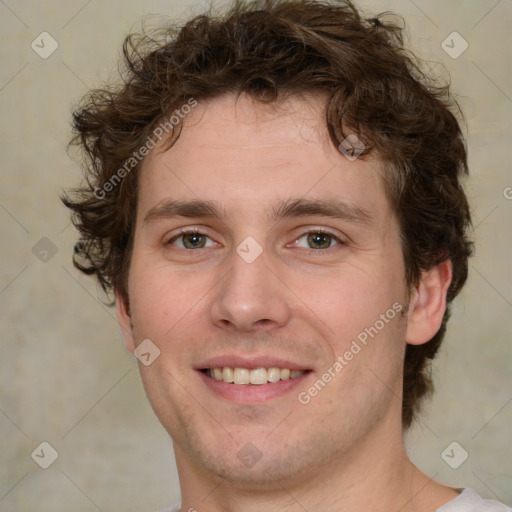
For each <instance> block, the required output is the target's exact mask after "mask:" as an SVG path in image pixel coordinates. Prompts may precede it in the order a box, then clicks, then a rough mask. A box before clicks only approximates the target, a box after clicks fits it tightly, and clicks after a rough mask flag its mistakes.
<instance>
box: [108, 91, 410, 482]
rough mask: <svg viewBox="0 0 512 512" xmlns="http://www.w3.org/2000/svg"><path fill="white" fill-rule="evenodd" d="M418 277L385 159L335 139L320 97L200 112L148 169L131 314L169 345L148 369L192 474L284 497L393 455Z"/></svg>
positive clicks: (152, 390) (134, 324) (127, 323)
mask: <svg viewBox="0 0 512 512" xmlns="http://www.w3.org/2000/svg"><path fill="white" fill-rule="evenodd" d="M404 275H405V272H404V265H403V259H402V253H401V249H400V237H399V231H398V226H397V223H396V220H395V218H394V216H393V214H392V210H391V207H390V205H389V203H388V200H387V198H386V195H385V191H384V185H383V179H382V169H381V165H380V164H379V162H378V161H376V160H371V159H369V160H366V159H365V160H364V161H363V160H362V159H360V158H359V159H356V160H353V161H351V160H349V159H348V158H346V157H345V156H344V155H343V154H342V153H341V152H340V151H339V150H338V149H337V148H335V147H334V146H333V145H332V143H331V142H330V141H329V138H328V135H327V132H326V129H325V127H324V120H323V103H322V101H321V99H320V98H317V97H316V98H315V97H309V98H299V97H292V98H290V99H288V100H286V101H283V102H281V103H274V104H271V105H263V104H260V103H257V102H255V101H253V100H252V99H250V98H249V97H247V96H242V97H240V98H239V99H238V100H236V98H235V97H233V96H231V95H228V96H223V97H220V98H217V99H213V100H209V101H207V102H206V103H204V104H200V105H199V106H197V107H196V108H195V109H194V110H193V111H192V112H191V113H190V114H189V115H188V117H187V118H186V119H185V124H184V128H183V131H182V133H181V136H180V138H179V139H178V141H177V142H176V143H175V145H174V146H173V147H172V148H170V149H169V150H167V151H160V152H158V151H154V153H153V154H152V155H150V157H148V158H147V159H146V161H145V164H144V167H143V169H142V171H141V175H140V189H139V197H138V211H137V219H136V228H135V235H134V246H133V257H132V261H131V267H130V273H129V283H128V294H129V299H130V314H131V317H130V319H128V317H127V315H126V311H125V310H124V308H123V306H122V305H118V308H119V312H120V313H119V314H120V317H121V323H122V324H123V323H124V330H125V335H126V337H127V344H128V346H129V348H130V349H132V350H133V349H134V348H135V347H137V346H138V345H139V344H140V343H141V342H142V341H143V340H145V339H150V340H151V342H152V343H153V344H154V345H156V346H157V347H158V349H159V350H160V356H159V357H158V358H157V359H156V360H155V361H154V362H153V363H152V364H150V365H148V366H145V365H143V364H140V370H141V374H142V379H143V383H144V386H145V389H146V393H147V395H148V398H149V400H150V402H151V404H152V407H153V408H154V410H155V412H156V414H157V416H158V417H159V419H160V421H161V422H162V424H163V425H164V427H165V428H166V429H167V431H168V432H169V434H170V435H171V436H172V438H173V440H174V444H175V453H176V457H177V462H178V467H181V468H185V467H187V468H188V469H189V470H194V471H202V472H205V473H208V474H210V475H214V476H219V477H221V478H226V477H227V478H229V479H230V480H231V481H233V482H238V483H239V484H240V485H244V486H246V487H251V488H261V487H265V486H266V487H268V488H269V487H271V486H272V485H273V482H275V481H277V480H280V481H281V482H283V481H285V480H286V479H293V480H294V481H295V482H297V481H300V480H301V479H305V478H310V477H312V475H315V474H316V473H317V472H318V468H320V467H322V468H328V467H329V466H330V465H333V466H334V465H336V464H338V465H339V464H340V461H344V460H345V461H348V460H350V459H351V458H352V457H353V456H354V453H355V450H356V449H357V450H359V451H358V453H362V452H364V450H365V449H368V450H369V449H370V447H372V449H374V448H375V445H376V444H378V443H381V444H384V443H386V442H388V443H389V440H390V438H391V436H392V434H391V432H398V431H400V410H401V404H400V401H399V399H397V397H399V396H400V395H401V386H402V364H403V353H404V349H405V341H404V340H405V333H406V320H405V319H404V318H403V315H401V314H400V311H401V310H402V311H403V310H405V309H406V301H407V287H406V285H405V282H404ZM289 377H293V378H289ZM219 379H223V380H219ZM233 379H234V380H235V382H229V381H232V380H233ZM226 381H227V382H226ZM248 381H249V382H250V383H247V382H248ZM269 381H271V382H269ZM251 382H252V383H251ZM365 447H368V448H365ZM373 453H375V452H373Z"/></svg>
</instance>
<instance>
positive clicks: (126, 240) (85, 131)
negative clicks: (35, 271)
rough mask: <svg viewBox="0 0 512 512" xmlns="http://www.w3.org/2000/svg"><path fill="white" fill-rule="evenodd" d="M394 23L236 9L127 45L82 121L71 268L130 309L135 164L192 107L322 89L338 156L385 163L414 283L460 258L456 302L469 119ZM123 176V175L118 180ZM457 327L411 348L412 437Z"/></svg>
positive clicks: (292, 9) (292, 4)
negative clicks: (165, 126) (113, 81)
mask: <svg viewBox="0 0 512 512" xmlns="http://www.w3.org/2000/svg"><path fill="white" fill-rule="evenodd" d="M397 20H400V18H396V17H393V16H391V15H389V14H387V13H384V14H381V15H379V16H377V17H373V18H371V19H365V18H363V17H362V16H361V14H360V13H359V12H358V11H357V9H356V8H355V7H354V6H353V4H352V3H351V2H350V1H349V0H345V1H336V2H329V1H325V2H324V1H312V0H283V1H279V0H277V1H273V0H256V1H251V2H249V3H244V2H236V3H235V4H234V5H233V6H232V7H230V9H229V11H228V12H226V13H224V14H223V15H214V14H212V13H208V14H203V15H200V16H197V17H195V18H193V19H192V20H190V21H189V22H188V23H186V24H185V25H184V26H183V27H181V28H178V27H176V26H166V27H163V28H160V29H159V30H157V31H155V32H154V33H152V34H151V35H148V33H147V32H142V33H140V34H132V35H130V36H128V37H127V38H126V40H125V42H124V45H123V54H124V63H125V65H126V67H125V69H124V70H123V71H122V72H121V76H122V78H123V80H122V83H120V84H119V85H117V86H115V87H114V86H111V87H105V88H103V89H96V90H93V91H91V92H89V93H88V94H87V95H86V96H85V97H84V99H83V100H82V104H81V105H80V106H79V108H78V109H77V110H76V111H75V113H74V129H75V137H74V138H73V141H72V143H73V144H76V145H78V146H80V147H81V148H82V149H83V150H84V154H85V161H86V163H85V177H86V180H85V184H84V185H83V186H81V187H80V188H77V189H74V191H72V192H71V193H70V194H68V195H64V196H63V197H62V200H63V202H64V204H65V205H66V206H67V207H68V208H70V209H71V210H72V211H73V222H74V224H75V226H76V227H77V228H78V230H79V232H80V235H81V239H80V241H79V242H78V243H77V244H76V247H75V254H74V264H75V266H76V267H77V268H79V269H80V270H81V271H83V272H85V273H86V274H92V275H95V276H96V277H97V279H98V280H99V282H100V284H101V286H102V287H103V289H104V290H105V291H112V289H113V288H116V289H118V290H119V291H120V292H121V293H122V295H123V296H124V297H125V298H126V299H128V297H127V286H126V283H127V275H128V271H129V266H130V256H131V251H132V239H133V231H134V220H135V213H136V206H137V204H136V201H137V176H138V171H139V169H140V167H141V164H140V161H135V160H133V157H134V155H138V154H139V153H138V151H139V150H140V148H141V147H143V146H144V145H145V144H147V141H148V140H150V141H152V140H153V139H154V138H155V137H154V135H155V130H156V129H157V127H158V126H159V124H160V123H162V122H163V121H165V120H166V119H168V117H169V115H170V114H171V113H173V112H174V111H176V110H177V109H178V110H179V109H180V108H181V107H182V106H183V105H184V104H186V103H187V101H190V99H191V98H193V99H195V100H197V101H201V100H207V99H208V98H213V97H217V96H220V95H222V94H225V93H233V94H237V95H240V94H242V93H248V94H250V95H251V96H252V97H254V98H255V99H257V100H259V101H262V102H273V101H276V100H277V99H278V97H282V96H286V95H293V94H301V93H305V92H313V93H316V94H322V95H325V96H326V97H327V101H326V107H325V122H326V125H327V127H328V130H329V134H330V137H331V139H332V142H333V143H334V144H335V145H336V146H338V145H339V144H340V141H342V140H343V139H344V138H345V133H348V131H350V132H353V133H355V134H357V136H358V138H359V139H360V140H362V141H363V142H364V144H365V146H366V149H365V152H364V154H363V155H362V157H363V158H364V157H365V155H368V154H376V155H377V156H378V157H379V158H380V160H381V161H382V162H383V164H384V167H385V171H386V172H385V180H384V181H385V187H386V193H387V195H388V197H389V199H390V203H391V205H392V207H393V208H394V211H395V214H396V217H397V219H398V223H399V227H400V230H401V240H402V250H403V258H404V263H405V269H406V276H405V278H406V281H407V284H408V286H409V287H410V288H412V287H413V286H415V285H416V284H417V283H418V282H419V279H420V276H421V273H422V272H423V271H427V270H429V269H431V268H433V267H434V266H436V265H437V264H439V263H441V262H443V261H446V260H451V263H452V265H453V279H452V282H451V285H450V287H449V290H448V296H447V301H448V304H449V303H450V302H451V301H452V300H453V299H454V298H455V296H456V295H457V294H458V293H459V291H460V290H461V288H462V286H463V284H464V282H465V280H466V277H467V270H468V257H469V256H470V254H471V242H470V241H469V240H468V237H467V232H468V228H469V227H470V223H471V219H470V212H469V208H468V203H467V199H466V196H465V194H464V192H463V189H462V187H461V184H460V179H461V178H462V177H463V176H464V175H466V174H467V172H468V169H467V160H466V150H465V143H464V138H463V135H462V132H461V129H460V126H459V122H458V121H457V118H456V117H455V115H454V112H455V113H458V112H459V110H458V108H457V104H456V101H455V100H454V99H453V96H452V95H451V93H450V91H449V87H448V85H446V84H441V85H440V84H438V83H436V82H435V81H434V80H433V79H432V78H430V77H429V76H428V75H427V74H426V73H424V72H423V71H422V70H421V66H420V65H419V64H418V60H417V59H416V58H415V57H414V56H413V55H412V54H411V53H410V52H408V51H406V50H405V48H404V42H403V27H402V26H401V24H400V23H398V21H397ZM181 128H182V124H181V122H180V123H177V124H176V125H175V126H173V127H172V130H170V131H169V136H168V138H169V145H168V147H170V146H171V145H172V144H173V143H174V141H175V140H176V139H177V138H178V137H179V133H180V131H181ZM129 160H130V161H133V163H132V164H130V167H129V168H127V167H126V162H127V161H129ZM132 167H133V168H132ZM121 169H125V172H121ZM116 176H117V178H120V177H122V179H118V183H117V182H116V183H114V182H113V179H114V178H115V177H116ZM99 190H100V191H101V193H99V192H98V191H99ZM107 192H108V193H107ZM448 318H449V307H448V308H447V310H446V313H445V316H444V319H443V322H442V325H441V327H440V329H439V331H438V332H437V334H436V335H435V336H434V337H433V338H432V339H431V340H430V341H429V342H428V343H425V344H424V345H419V346H413V345H408V346H407V349H406V355H405V362H404V388H403V391H404V393H403V407H402V423H403V425H404V427H405V428H407V427H409V426H410V425H411V423H412V421H413V419H414V417H415V415H416V413H417V412H418V411H419V406H420V404H421V402H422V398H423V397H424V396H426V395H428V394H430V393H431V391H432V381H431V377H430V375H429V373H428V367H429V365H430V363H431V360H432V359H433V358H434V357H435V355H436V353H437V351H438V348H439V346H440V343H441V341H442V339H443V337H444V334H445V330H446V323H447V321H448Z"/></svg>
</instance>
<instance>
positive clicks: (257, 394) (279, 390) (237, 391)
mask: <svg viewBox="0 0 512 512" xmlns="http://www.w3.org/2000/svg"><path fill="white" fill-rule="evenodd" d="M198 373H199V376H200V378H201V379H202V381H203V382H204V383H205V384H206V385H207V386H208V388H209V389H210V390H212V391H213V392H214V393H216V394H217V395H220V396H222V397H223V398H226V399H227V400H231V401H232V402H238V403H241V404H249V403H258V402H267V401H268V400H272V399H273V398H278V397H281V396H283V395H285V394H287V393H290V392H291V391H292V390H293V389H295V388H296V387H298V386H300V385H301V384H304V379H305V378H306V377H308V376H309V374H310V373H311V372H307V373H304V374H303V375H301V376H300V377H296V378H295V379H288V380H280V381H278V382H269V383H268V384H233V383H230V382H224V381H223V380H215V379H212V378H211V377H208V376H206V375H205V374H204V373H203V372H201V371H198Z"/></svg>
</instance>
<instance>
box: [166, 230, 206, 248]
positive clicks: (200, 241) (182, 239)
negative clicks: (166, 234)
mask: <svg viewBox="0 0 512 512" xmlns="http://www.w3.org/2000/svg"><path fill="white" fill-rule="evenodd" d="M167 245H175V246H177V247H179V248H180V249H204V248H205V247H213V246H214V245H215V242H214V241H213V240H212V239H211V238H210V237H209V236H207V235H205V234H204V233H199V232H198V231H188V232H182V233H180V234H179V235H176V236H175V237H173V238H171V239H170V240H169V241H168V242H167Z"/></svg>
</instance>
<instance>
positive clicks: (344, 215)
mask: <svg viewBox="0 0 512 512" xmlns="http://www.w3.org/2000/svg"><path fill="white" fill-rule="evenodd" d="M307 216H321V217H331V218H334V219H341V220H345V221H349V222H354V223H357V224H363V225H369V224H371V222H372V220H373V219H372V216H371V215H370V213H369V212H368V211H367V210H364V209H363V208H361V207H359V206H357V205H355V204H353V203H350V202H346V201H340V200H332V199H304V198H301V199H289V200H287V201H283V202H282V203H280V204H278V205H277V206H276V207H274V208H273V209H272V210H271V211H270V212H269V213H268V217H269V220H271V221H276V220H279V219H284V218H294V217H307ZM174 217H186V218H204V217H209V218H214V219H220V220H222V219H225V218H226V213H225V210H224V209H223V208H222V207H221V206H220V205H219V204H218V203H217V202H215V201H203V200H199V199H194V200H190V201H182V200H167V201H164V202H162V203H160V204H158V205H156V206H154V207H153V208H151V209H150V210H149V211H148V212H147V213H146V215H145V216H144V223H148V222H151V221H155V220H160V219H169V218H174Z"/></svg>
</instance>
